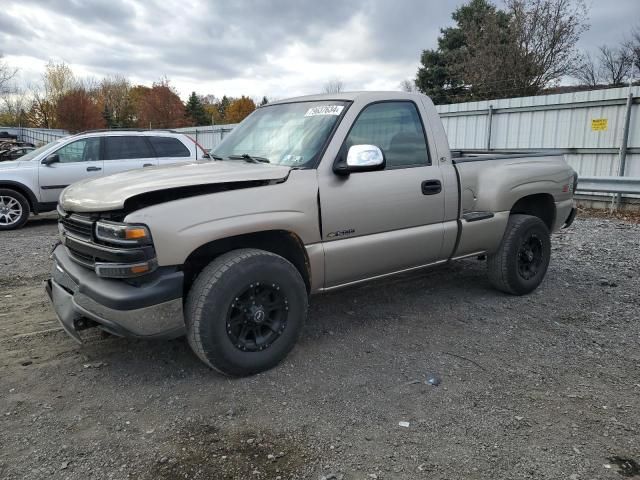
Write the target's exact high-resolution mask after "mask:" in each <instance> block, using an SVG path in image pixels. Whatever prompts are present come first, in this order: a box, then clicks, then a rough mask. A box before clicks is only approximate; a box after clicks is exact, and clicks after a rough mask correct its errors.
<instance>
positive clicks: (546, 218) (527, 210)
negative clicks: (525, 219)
mask: <svg viewBox="0 0 640 480" xmlns="http://www.w3.org/2000/svg"><path fill="white" fill-rule="evenodd" d="M510 214H512V215H513V214H523V215H532V216H534V217H538V218H539V219H540V220H542V221H543V222H544V224H545V225H546V226H547V228H548V229H549V231H550V232H551V231H552V230H553V225H554V223H555V220H556V204H555V201H554V199H553V195H551V194H550V193H535V194H532V195H527V196H525V197H522V198H520V199H518V201H516V202H515V203H514V204H513V206H512V207H511V211H510Z"/></svg>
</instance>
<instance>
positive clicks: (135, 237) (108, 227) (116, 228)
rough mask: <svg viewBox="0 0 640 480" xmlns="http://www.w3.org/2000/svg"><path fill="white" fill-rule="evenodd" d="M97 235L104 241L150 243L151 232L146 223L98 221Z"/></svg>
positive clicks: (119, 243) (132, 243) (120, 243)
mask: <svg viewBox="0 0 640 480" xmlns="http://www.w3.org/2000/svg"><path fill="white" fill-rule="evenodd" d="M96 237H97V238H98V239H100V240H102V241H103V242H108V243H115V244H117V245H132V246H133V245H148V244H150V243H151V234H150V233H149V229H148V228H147V227H145V226H144V225H127V224H125V223H116V222H107V221H104V220H100V221H98V222H96Z"/></svg>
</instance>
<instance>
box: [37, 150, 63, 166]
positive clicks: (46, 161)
mask: <svg viewBox="0 0 640 480" xmlns="http://www.w3.org/2000/svg"><path fill="white" fill-rule="evenodd" d="M59 161H60V157H59V156H58V154H57V153H54V154H52V155H49V156H48V157H47V158H45V159H44V160H42V162H41V163H42V165H47V166H49V165H51V164H53V163H58V162H59Z"/></svg>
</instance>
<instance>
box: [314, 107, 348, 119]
mask: <svg viewBox="0 0 640 480" xmlns="http://www.w3.org/2000/svg"><path fill="white" fill-rule="evenodd" d="M343 109H344V105H322V106H321V107H311V108H310V109H309V110H307V113H305V114H304V116H305V117H315V116H316V115H340V114H341V113H342V110H343Z"/></svg>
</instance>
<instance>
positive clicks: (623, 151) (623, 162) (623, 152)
mask: <svg viewBox="0 0 640 480" xmlns="http://www.w3.org/2000/svg"><path fill="white" fill-rule="evenodd" d="M632 108H633V92H632V91H631V88H629V96H628V97H627V109H626V111H625V116H624V130H623V131H622V142H621V143H620V157H619V158H620V161H619V164H618V176H619V177H624V172H625V170H626V166H627V148H628V147H629V124H630V122H631V109H632ZM621 199H622V194H621V193H618V194H616V196H615V203H614V207H613V208H614V210H615V209H616V208H618V206H619V205H620V200H621Z"/></svg>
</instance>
